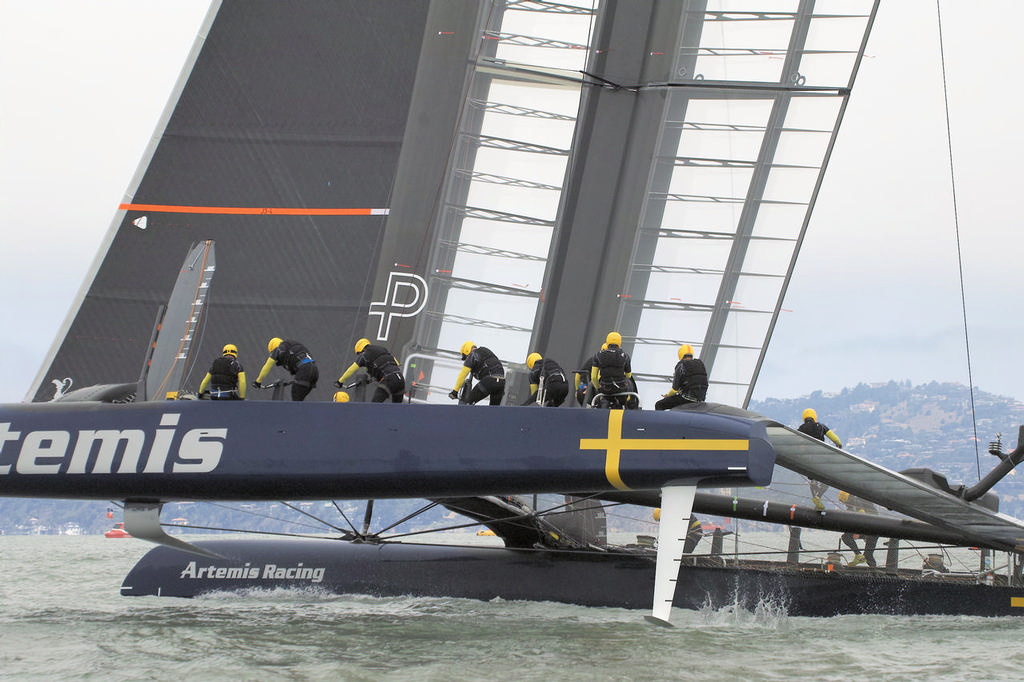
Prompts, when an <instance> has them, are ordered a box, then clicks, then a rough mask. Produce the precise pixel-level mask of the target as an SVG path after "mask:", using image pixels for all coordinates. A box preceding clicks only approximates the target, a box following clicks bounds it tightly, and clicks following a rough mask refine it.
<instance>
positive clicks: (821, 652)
mask: <svg viewBox="0 0 1024 682" xmlns="http://www.w3.org/2000/svg"><path fill="white" fill-rule="evenodd" d="M148 547H149V545H147V544H146V543H144V542H142V541H138V540H111V539H107V538H103V537H100V536H83V537H59V536H42V537H26V536H7V537H0V679H2V680H4V681H5V682H6V681H8V680H46V681H47V682H49V681H52V680H79V679H95V680H105V681H106V680H140V679H150V680H176V681H177V680H189V682H192V681H197V680H271V679H273V680H450V679H459V680H462V679H466V680H483V679H493V680H502V679H514V680H517V682H519V681H524V680H654V679H689V680H865V681H867V680H914V681H915V682H919V681H920V680H951V681H952V680H956V681H957V682H960V681H961V680H964V679H985V680H1019V679H1022V677H1024V673H1022V672H1021V671H1022V670H1024V618H999V619H987V618H959V617H891V616H843V617H837V618H826V619H816V618H790V617H787V616H785V615H780V614H778V613H776V612H774V611H773V610H772V609H771V608H770V606H766V607H765V608H764V609H762V610H761V611H760V612H758V613H746V612H741V613H734V612H731V611H728V610H726V611H716V612H707V613H702V612H693V611H679V610H676V611H675V613H674V615H673V620H674V622H675V624H676V626H677V627H675V628H674V629H663V628H659V627H655V626H652V625H649V624H647V623H646V622H645V621H644V620H643V617H642V615H643V614H642V613H641V612H637V611H626V610H621V609H606V608H583V607H574V606H565V605H560V604H548V603H542V604H537V603H526V602H477V601H469V600H459V599H421V598H416V599H412V598H398V599H376V598H370V597H363V596H336V595H324V594H318V593H315V592H296V591H282V592H270V593H259V594H248V595H244V596H243V595H219V596H215V597H209V598H204V599H196V600H183V599H168V598H158V597H131V598H128V597H121V596H120V594H119V591H118V588H119V587H120V584H121V579H122V578H123V576H124V574H125V573H126V572H127V571H128V569H129V568H130V567H131V566H132V564H133V563H134V561H135V560H136V559H137V558H138V557H140V556H142V554H144V553H145V551H146V550H147V549H148Z"/></svg>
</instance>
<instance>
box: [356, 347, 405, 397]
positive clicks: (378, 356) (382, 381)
mask: <svg viewBox="0 0 1024 682" xmlns="http://www.w3.org/2000/svg"><path fill="white" fill-rule="evenodd" d="M356 364H357V365H359V366H360V367H365V368H366V373H367V374H369V375H370V377H372V378H373V379H374V380H375V381H377V382H378V383H377V390H375V391H374V392H373V402H375V403H383V402H385V401H387V400H391V402H393V403H400V402H402V399H403V397H404V395H405V377H404V376H403V375H402V369H401V368H400V367H399V366H398V363H397V362H396V361H395V356H394V355H392V354H391V351H389V350H388V349H387V348H385V347H384V346H377V345H374V344H370V345H368V346H366V347H365V348H363V350H362V351H361V352H360V353H359V355H358V356H357V357H356Z"/></svg>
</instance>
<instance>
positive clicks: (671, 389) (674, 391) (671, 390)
mask: <svg viewBox="0 0 1024 682" xmlns="http://www.w3.org/2000/svg"><path fill="white" fill-rule="evenodd" d="M676 393H679V391H677V390H676V389H674V388H670V389H668V393H666V394H665V397H666V398H667V397H669V396H670V395H675V394H676Z"/></svg>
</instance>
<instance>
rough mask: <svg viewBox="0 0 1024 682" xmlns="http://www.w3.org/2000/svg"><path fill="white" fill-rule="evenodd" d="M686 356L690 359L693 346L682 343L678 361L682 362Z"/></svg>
mask: <svg viewBox="0 0 1024 682" xmlns="http://www.w3.org/2000/svg"><path fill="white" fill-rule="evenodd" d="M687 355H689V356H691V357H692V356H693V346H691V345H690V344H688V343H684V344H683V345H681V346H679V359H680V360H682V359H683V358H685V357H686V356H687Z"/></svg>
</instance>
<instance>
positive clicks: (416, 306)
mask: <svg viewBox="0 0 1024 682" xmlns="http://www.w3.org/2000/svg"><path fill="white" fill-rule="evenodd" d="M426 304H427V281H426V280H425V279H423V278H422V277H420V276H419V275H414V274H412V273H407V272H391V273H389V274H388V289H387V291H386V292H385V294H384V300H383V301H373V302H371V303H370V315H380V324H379V325H378V326H377V340H378V341H386V340H387V338H388V337H389V336H390V335H391V321H392V320H393V319H394V318H396V317H415V316H416V315H419V313H420V311H421V310H423V306H425V305H426Z"/></svg>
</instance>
